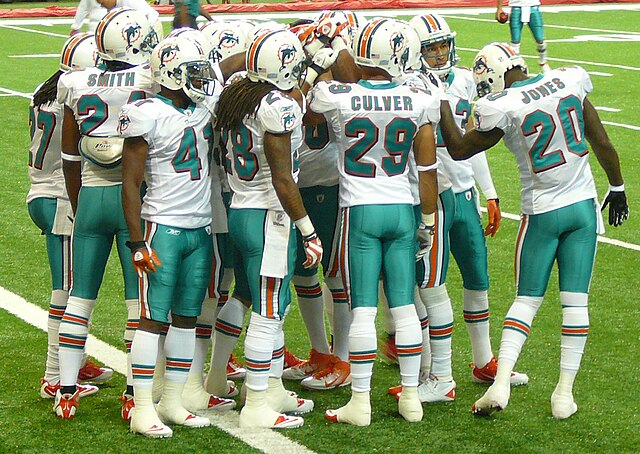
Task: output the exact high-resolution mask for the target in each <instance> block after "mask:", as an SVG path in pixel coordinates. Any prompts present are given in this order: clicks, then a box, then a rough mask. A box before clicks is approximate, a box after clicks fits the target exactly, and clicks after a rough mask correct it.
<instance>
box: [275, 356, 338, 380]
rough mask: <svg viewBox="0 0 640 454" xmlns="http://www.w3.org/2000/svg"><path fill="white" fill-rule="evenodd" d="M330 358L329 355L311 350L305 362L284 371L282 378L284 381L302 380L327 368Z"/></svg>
mask: <svg viewBox="0 0 640 454" xmlns="http://www.w3.org/2000/svg"><path fill="white" fill-rule="evenodd" d="M331 358H332V355H331V354H324V353H318V352H317V351H316V350H313V349H312V350H311V354H310V355H309V359H308V360H307V361H301V362H299V363H298V364H296V365H295V366H293V367H289V368H287V369H285V370H284V371H283V372H282V378H283V379H285V380H303V379H305V378H307V377H310V376H311V375H313V374H314V373H316V372H318V371H320V370H322V369H324V368H325V367H327V366H328V365H329V364H330V362H331Z"/></svg>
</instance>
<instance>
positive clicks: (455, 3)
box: [0, 0, 638, 18]
mask: <svg viewBox="0 0 640 454" xmlns="http://www.w3.org/2000/svg"><path fill="white" fill-rule="evenodd" d="M637 1H638V0H553V4H554V5H570V4H591V3H636V2H637ZM505 3H506V2H505ZM542 3H543V4H544V5H546V4H547V3H548V2H544V1H543V2H542ZM495 4H496V1H495V0H429V1H424V0H378V1H375V2H371V1H364V0H345V1H319V2H317V1H292V2H284V3H234V4H227V5H208V4H205V5H203V6H204V8H205V9H206V10H207V11H208V12H209V13H266V12H287V11H321V10H325V9H329V10H334V9H349V10H362V9H419V8H455V7H459V8H465V7H482V6H495ZM154 8H155V9H156V10H157V11H158V12H159V13H160V14H173V5H154ZM75 13H76V8H75V7H58V6H49V7H47V8H19V9H3V10H0V18H20V17H22V18H25V17H72V16H74V15H75Z"/></svg>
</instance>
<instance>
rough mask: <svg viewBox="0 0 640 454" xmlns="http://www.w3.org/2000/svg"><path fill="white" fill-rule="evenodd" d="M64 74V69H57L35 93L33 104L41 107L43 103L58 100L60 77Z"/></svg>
mask: <svg viewBox="0 0 640 454" xmlns="http://www.w3.org/2000/svg"><path fill="white" fill-rule="evenodd" d="M61 75H62V71H56V72H55V73H53V75H52V76H51V77H49V78H48V79H47V80H46V81H45V82H44V83H43V84H42V85H40V89H39V90H38V91H37V92H35V93H34V94H33V106H34V107H39V106H41V105H43V104H49V103H52V102H53V101H55V100H56V97H57V96H58V79H60V76H61Z"/></svg>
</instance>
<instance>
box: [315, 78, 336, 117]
mask: <svg viewBox="0 0 640 454" xmlns="http://www.w3.org/2000/svg"><path fill="white" fill-rule="evenodd" d="M332 83H335V82H325V81H322V82H318V83H317V84H316V85H315V86H314V87H313V88H312V89H311V91H310V92H309V108H310V109H311V110H312V111H314V112H315V113H319V114H323V113H328V112H331V111H332V110H336V105H335V104H334V103H333V102H332V101H331V93H330V92H329V86H330V85H331V84H332ZM333 96H334V98H335V95H333Z"/></svg>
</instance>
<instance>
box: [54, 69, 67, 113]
mask: <svg viewBox="0 0 640 454" xmlns="http://www.w3.org/2000/svg"><path fill="white" fill-rule="evenodd" d="M70 82H71V73H66V74H63V75H61V76H60V79H58V94H57V96H56V101H58V103H60V104H62V105H63V106H64V105H69V102H70V101H71V84H70Z"/></svg>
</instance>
